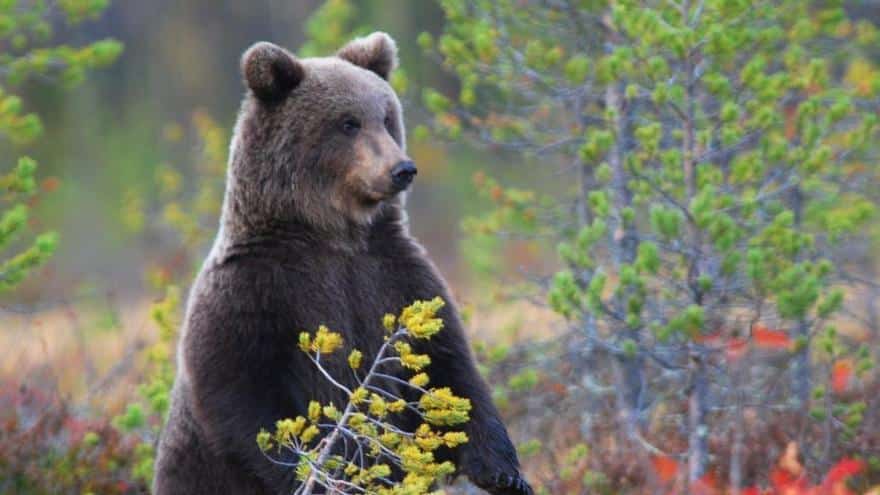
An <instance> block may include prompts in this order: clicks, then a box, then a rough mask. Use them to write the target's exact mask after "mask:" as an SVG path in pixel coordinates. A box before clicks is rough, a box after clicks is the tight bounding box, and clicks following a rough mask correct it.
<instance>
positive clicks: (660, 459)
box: [651, 455, 678, 483]
mask: <svg viewBox="0 0 880 495" xmlns="http://www.w3.org/2000/svg"><path fill="white" fill-rule="evenodd" d="M651 462H652V463H653V464H654V472H655V473H657V477H658V478H660V481H663V482H664V483H668V482H670V481H672V480H674V479H675V475H676V474H678V463H677V462H675V459H673V458H671V457H666V456H662V455H655V456H654V458H653V459H652V460H651Z"/></svg>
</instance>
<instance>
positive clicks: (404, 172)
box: [391, 160, 419, 191]
mask: <svg viewBox="0 0 880 495" xmlns="http://www.w3.org/2000/svg"><path fill="white" fill-rule="evenodd" d="M418 172H419V171H418V169H416V166H415V164H414V163H413V162H411V161H409V160H406V161H403V162H400V163H398V164H397V165H395V166H394V168H392V169H391V184H392V185H393V186H394V188H395V189H397V190H398V191H402V190H404V189H406V186H408V185H409V184H410V182H412V180H413V177H415V175H416V174H417V173H418Z"/></svg>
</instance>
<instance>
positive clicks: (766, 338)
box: [752, 325, 792, 349]
mask: <svg viewBox="0 0 880 495" xmlns="http://www.w3.org/2000/svg"><path fill="white" fill-rule="evenodd" d="M752 340H753V341H754V342H755V345H756V346H758V347H762V348H765V349H788V348H790V347H791V344H792V340H791V337H789V336H788V333H786V332H785V331H784V330H773V329H770V328H767V327H765V326H763V325H755V326H754V327H752Z"/></svg>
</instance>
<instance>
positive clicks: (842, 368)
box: [831, 359, 853, 394]
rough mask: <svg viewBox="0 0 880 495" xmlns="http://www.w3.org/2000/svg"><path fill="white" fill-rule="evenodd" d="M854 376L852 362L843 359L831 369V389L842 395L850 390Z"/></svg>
mask: <svg viewBox="0 0 880 495" xmlns="http://www.w3.org/2000/svg"><path fill="white" fill-rule="evenodd" d="M852 374H853V366H852V361H850V360H848V359H841V360H840V361H837V362H835V363H834V366H832V367H831V389H832V390H834V392H836V393H838V394H841V393H843V392H846V390H847V389H848V388H849V380H850V378H851V377H852Z"/></svg>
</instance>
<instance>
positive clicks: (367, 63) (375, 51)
mask: <svg viewBox="0 0 880 495" xmlns="http://www.w3.org/2000/svg"><path fill="white" fill-rule="evenodd" d="M336 56H337V57H339V58H341V59H343V60H348V61H349V62H351V63H353V64H354V65H357V66H359V67H363V68H364V69H367V70H369V71H372V72H375V73H376V74H378V75H379V77H381V78H382V79H385V80H386V81H387V80H388V76H389V75H391V71H393V70H394V68H395V67H397V43H395V42H394V39H392V38H391V36H389V35H388V34H387V33H383V32H381V31H376V32H375V33H373V34H371V35H369V36H366V37H364V38H356V39H354V40H352V41H350V42H349V43H348V44H347V45H345V46H344V47H342V49H340V50H339V51H338V52H336Z"/></svg>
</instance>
